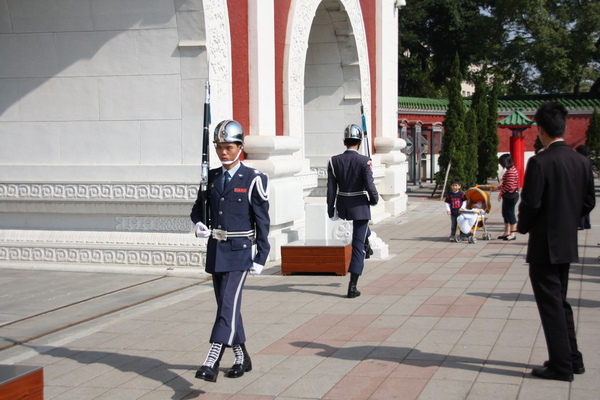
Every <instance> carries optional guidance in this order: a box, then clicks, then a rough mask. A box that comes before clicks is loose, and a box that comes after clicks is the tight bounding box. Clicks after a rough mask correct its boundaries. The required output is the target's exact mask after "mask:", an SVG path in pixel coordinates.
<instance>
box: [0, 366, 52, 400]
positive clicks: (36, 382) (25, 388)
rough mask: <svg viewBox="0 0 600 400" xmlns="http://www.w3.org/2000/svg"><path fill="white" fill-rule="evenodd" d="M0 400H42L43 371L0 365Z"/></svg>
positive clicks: (33, 368) (41, 369)
mask: <svg viewBox="0 0 600 400" xmlns="http://www.w3.org/2000/svg"><path fill="white" fill-rule="evenodd" d="M0 400H44V370H43V368H42V367H29V366H25V365H0Z"/></svg>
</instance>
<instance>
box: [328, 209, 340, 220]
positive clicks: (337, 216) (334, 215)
mask: <svg viewBox="0 0 600 400" xmlns="http://www.w3.org/2000/svg"><path fill="white" fill-rule="evenodd" d="M329 219H330V220H332V221H337V220H338V219H340V217H339V215H338V213H337V210H333V217H331V218H329Z"/></svg>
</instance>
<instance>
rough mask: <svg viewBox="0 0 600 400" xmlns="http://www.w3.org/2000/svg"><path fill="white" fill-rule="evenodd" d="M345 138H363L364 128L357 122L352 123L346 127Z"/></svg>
mask: <svg viewBox="0 0 600 400" xmlns="http://www.w3.org/2000/svg"><path fill="white" fill-rule="evenodd" d="M344 139H358V140H362V139H363V134H362V130H361V129H360V127H359V126H358V125H356V124H350V125H348V126H347V127H346V129H344Z"/></svg>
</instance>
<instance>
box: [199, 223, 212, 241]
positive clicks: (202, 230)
mask: <svg viewBox="0 0 600 400" xmlns="http://www.w3.org/2000/svg"><path fill="white" fill-rule="evenodd" d="M196 237H198V238H202V239H206V238H209V237H210V229H208V227H207V226H206V225H204V224H203V223H202V222H197V223H196Z"/></svg>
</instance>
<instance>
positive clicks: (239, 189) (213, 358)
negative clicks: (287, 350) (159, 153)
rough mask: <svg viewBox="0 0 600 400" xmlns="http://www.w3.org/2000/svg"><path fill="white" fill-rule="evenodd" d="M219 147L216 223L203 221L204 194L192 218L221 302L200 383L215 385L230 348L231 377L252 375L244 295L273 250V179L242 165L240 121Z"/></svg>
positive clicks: (212, 174) (221, 132)
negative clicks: (270, 191)
mask: <svg viewBox="0 0 600 400" xmlns="http://www.w3.org/2000/svg"><path fill="white" fill-rule="evenodd" d="M215 144H216V148H217V153H218V154H219V153H220V158H221V162H222V163H223V165H224V167H222V168H215V169H212V170H210V171H209V172H208V184H207V187H208V191H209V197H208V208H209V215H210V221H202V220H201V219H202V206H203V204H202V200H203V198H202V193H201V192H200V191H199V192H198V199H197V200H196V203H195V204H194V206H193V208H192V213H191V219H192V221H193V222H194V223H195V224H196V235H197V236H199V237H208V244H207V253H206V272H208V273H210V274H212V279H213V287H214V291H215V298H216V300H217V314H216V318H215V323H214V325H213V329H212V332H211V336H210V342H211V349H210V351H209V354H208V356H207V360H206V361H205V363H204V364H203V365H202V366H201V367H200V369H199V370H198V371H197V373H196V378H199V379H204V380H207V381H210V382H215V381H216V379H217V374H218V367H219V362H220V360H221V356H222V355H223V348H224V347H230V346H231V347H233V351H234V354H235V357H236V361H235V364H234V365H233V367H232V368H231V369H230V370H229V371H228V372H227V373H226V376H227V377H230V378H237V377H239V376H242V375H243V374H244V372H248V371H250V370H251V369H252V363H251V361H250V357H249V355H248V353H247V351H246V347H245V342H246V335H245V332H244V324H243V321H242V314H241V306H242V289H243V287H244V282H245V280H246V277H247V275H248V273H249V272H251V273H260V271H261V270H262V267H263V266H264V265H265V263H266V262H267V257H268V254H269V250H270V245H269V241H268V235H269V225H270V219H269V201H268V177H267V176H266V175H264V174H263V173H261V172H260V171H258V170H255V169H252V168H249V167H246V166H245V165H243V164H242V163H241V162H239V161H238V157H239V155H240V154H241V151H242V148H243V147H242V145H243V130H242V128H241V126H240V125H239V124H238V123H237V122H236V121H232V120H226V121H223V122H221V123H220V124H219V125H218V126H217V128H216V130H215ZM235 153H237V156H235V159H233V156H232V154H233V155H235ZM225 173H227V174H228V175H229V176H230V180H229V182H228V183H227V182H225V180H224V175H225ZM224 184H225V185H226V186H225V187H224ZM209 222H210V224H209ZM203 224H204V225H205V226H203ZM208 225H210V229H209V228H208ZM200 234H202V236H200ZM209 234H210V236H208V235H209Z"/></svg>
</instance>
